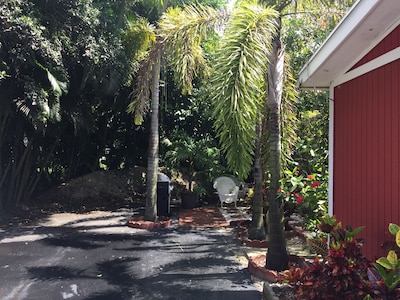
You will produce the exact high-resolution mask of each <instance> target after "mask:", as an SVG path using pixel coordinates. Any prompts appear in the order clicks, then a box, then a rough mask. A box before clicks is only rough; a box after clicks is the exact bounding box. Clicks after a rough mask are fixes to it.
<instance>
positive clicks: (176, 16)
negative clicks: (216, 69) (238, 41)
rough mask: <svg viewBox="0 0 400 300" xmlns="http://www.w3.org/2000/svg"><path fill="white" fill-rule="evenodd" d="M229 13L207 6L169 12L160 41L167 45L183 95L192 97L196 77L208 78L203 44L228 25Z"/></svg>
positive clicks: (192, 6)
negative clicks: (209, 35)
mask: <svg viewBox="0 0 400 300" xmlns="http://www.w3.org/2000/svg"><path fill="white" fill-rule="evenodd" d="M225 15H226V13H225V12H224V11H217V10H215V9H213V8H211V7H206V6H203V5H199V4H196V5H188V6H186V7H184V8H179V7H175V8H169V9H168V10H167V11H166V13H165V14H164V15H163V16H162V18H161V20H160V21H159V25H160V31H159V34H160V37H161V38H162V39H163V42H164V43H166V44H167V53H168V58H169V63H170V65H171V66H172V69H173V70H174V80H175V83H176V84H178V86H180V87H181V89H182V92H183V93H184V94H185V93H189V94H190V93H191V91H192V89H193V85H192V81H193V78H194V77H195V76H201V75H202V74H206V72H207V68H206V62H205V59H204V56H203V51H202V48H201V42H202V40H203V39H204V38H205V37H206V35H207V33H208V32H209V31H210V30H213V29H214V28H215V27H216V26H217V25H218V24H220V23H221V22H223V21H224V17H225Z"/></svg>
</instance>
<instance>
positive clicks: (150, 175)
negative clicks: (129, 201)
mask: <svg viewBox="0 0 400 300" xmlns="http://www.w3.org/2000/svg"><path fill="white" fill-rule="evenodd" d="M155 58H156V59H155V60H154V63H153V68H152V73H153V74H152V78H153V79H152V89H151V100H152V101H151V125H150V141H149V152H148V155H147V175H146V189H147V194H146V211H145V219H146V221H156V220H157V171H158V159H159V158H158V146H159V135H158V110H159V102H160V96H159V86H160V65H161V52H160V51H158V53H157V54H156V55H155Z"/></svg>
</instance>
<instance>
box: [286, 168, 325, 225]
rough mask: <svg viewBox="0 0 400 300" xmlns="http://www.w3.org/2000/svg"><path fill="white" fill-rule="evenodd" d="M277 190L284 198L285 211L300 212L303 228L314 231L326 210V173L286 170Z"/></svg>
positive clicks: (288, 212) (290, 212)
mask: <svg viewBox="0 0 400 300" xmlns="http://www.w3.org/2000/svg"><path fill="white" fill-rule="evenodd" d="M285 175H286V177H285V178H282V179H281V189H280V190H279V191H278V192H279V193H280V196H281V197H282V198H283V199H284V206H285V212H286V213H287V214H288V215H290V214H292V213H298V214H300V215H301V216H302V217H303V219H304V224H303V226H304V228H305V229H307V230H312V231H316V230H317V221H318V220H319V219H320V218H322V216H323V215H324V214H326V212H327V201H328V200H327V188H328V182H327V174H325V175H321V174H310V175H307V176H304V175H301V174H299V171H298V170H297V169H294V170H293V171H289V170H286V171H285Z"/></svg>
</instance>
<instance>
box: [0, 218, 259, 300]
mask: <svg viewBox="0 0 400 300" xmlns="http://www.w3.org/2000/svg"><path fill="white" fill-rule="evenodd" d="M131 215H132V212H129V211H120V212H115V213H101V212H98V213H94V214H90V215H74V214H60V215H53V216H52V219H49V220H47V221H46V222H42V223H41V224H40V225H38V226H35V227H16V228H7V229H6V228H3V229H0V278H1V279H2V280H0V299H3V300H11V299H13V300H15V299H18V300H19V299H29V300H35V299H38V300H39V299H40V300H44V299H51V300H57V299H73V300H75V299H110V300H114V299H146V300H148V299H176V300H178V299H188V300H189V299H190V300H195V299H207V300H212V299H218V300H223V299H227V300H228V299H229V300H234V299H248V300H252V299H258V300H259V299H261V292H260V291H259V288H258V287H257V286H256V285H254V284H253V283H252V282H251V280H250V273H249V272H248V271H247V269H245V268H244V267H243V265H241V264H240V263H239V261H238V255H239V254H238V253H239V252H240V246H239V245H238V244H237V242H236V241H235V239H234V238H233V233H232V230H231V229H229V228H215V229H197V230H196V229H183V228H179V227H178V225H177V222H176V221H174V224H173V225H172V226H171V227H168V228H165V229H160V230H155V231H147V230H142V229H133V228H129V227H127V226H125V222H126V220H127V219H128V218H129V217H130V216H131Z"/></svg>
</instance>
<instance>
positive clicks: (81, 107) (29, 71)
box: [0, 0, 131, 210]
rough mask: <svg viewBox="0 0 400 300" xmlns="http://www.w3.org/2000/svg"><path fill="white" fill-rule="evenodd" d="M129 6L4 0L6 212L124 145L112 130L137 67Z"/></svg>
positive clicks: (0, 34) (0, 55)
mask: <svg viewBox="0 0 400 300" xmlns="http://www.w3.org/2000/svg"><path fill="white" fill-rule="evenodd" d="M127 7H129V5H128V4H127V2H125V1H123V2H119V3H118V5H116V3H114V1H111V2H110V1H96V2H93V1H91V0H66V1H64V0H63V1H61V0H55V1H46V0H34V1H28V0H10V1H5V2H4V3H2V5H1V6H0V19H1V20H2V21H1V22H0V70H1V74H2V75H1V79H0V93H1V95H2V97H1V105H2V110H1V112H0V124H2V129H1V130H0V197H1V204H0V210H2V209H9V208H12V207H13V206H15V205H17V204H18V203H19V202H21V201H23V200H26V199H27V198H29V197H31V196H32V195H33V194H34V192H35V191H37V192H40V191H41V190H43V189H45V188H46V187H48V186H51V185H53V184H56V183H58V182H60V181H62V180H66V179H68V178H70V177H71V176H76V175H80V174H83V173H86V172H90V171H91V170H93V169H95V168H96V167H97V166H98V158H99V157H101V155H103V154H104V152H103V151H104V148H106V145H107V144H108V145H114V144H115V145H117V144H118V142H115V140H113V141H110V140H111V139H112V137H110V140H108V141H107V139H108V138H109V136H108V135H107V134H105V131H107V128H111V124H112V122H113V121H116V120H118V121H119V120H121V118H120V116H117V114H116V113H115V114H114V112H115V110H114V109H116V108H117V107H119V106H120V103H119V99H118V93H117V92H118V91H119V90H120V89H121V88H122V87H123V85H124V84H125V83H126V82H128V81H129V73H130V71H131V64H130V61H129V59H128V58H127V57H126V55H125V51H124V50H125V49H124V48H123V47H122V42H121V32H123V30H124V28H125V24H126V23H125V20H126V17H125V14H124V12H125V9H126V8H127ZM124 105H126V104H124ZM108 114H109V115H108ZM111 115H113V116H112V117H111ZM106 120H107V121H106ZM117 126H118V125H116V127H117ZM103 130H104V131H103ZM116 139H117V138H116ZM15 162H18V163H17V164H16V163H15Z"/></svg>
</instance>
